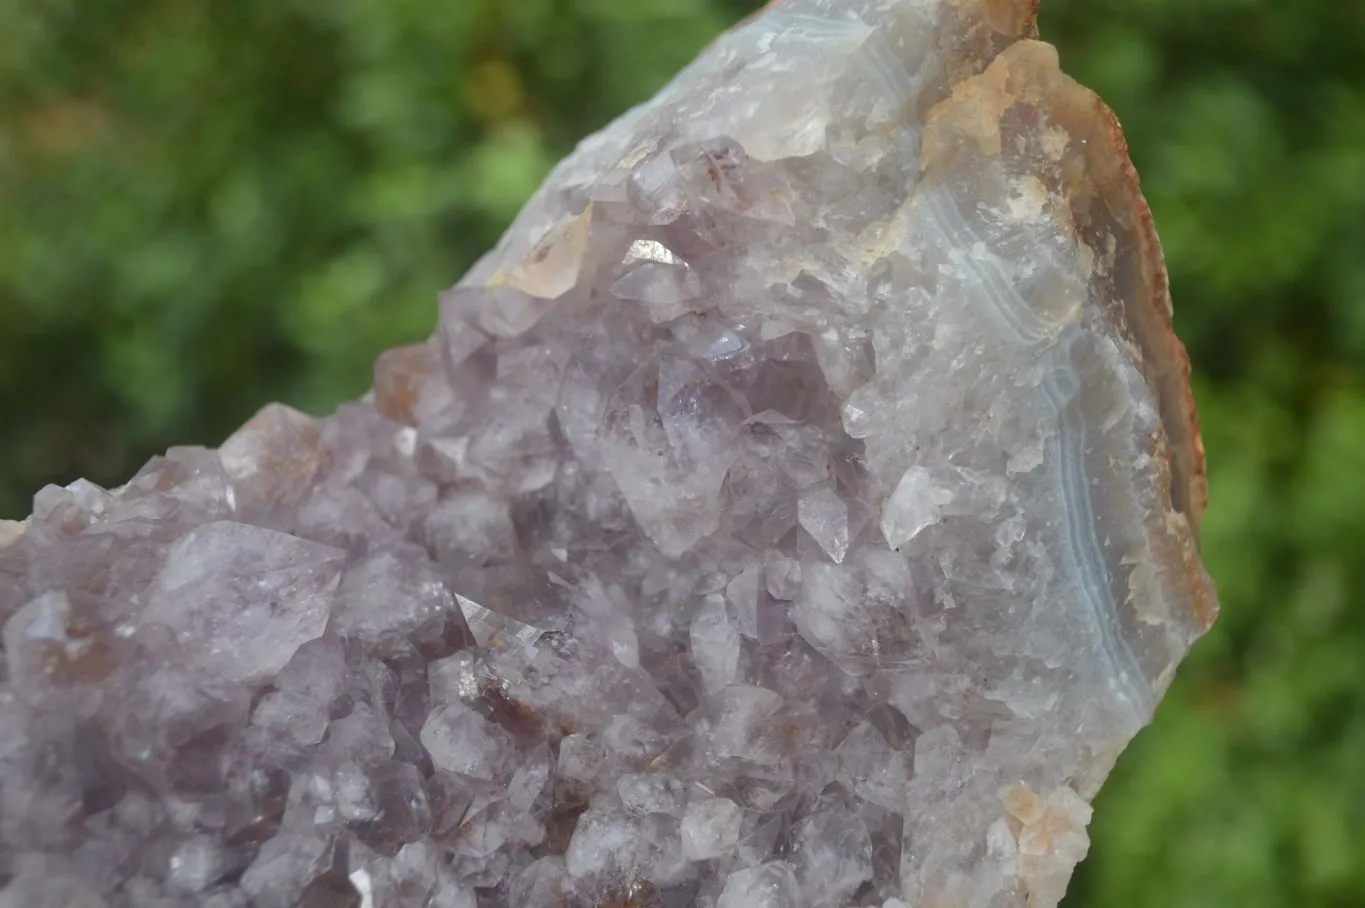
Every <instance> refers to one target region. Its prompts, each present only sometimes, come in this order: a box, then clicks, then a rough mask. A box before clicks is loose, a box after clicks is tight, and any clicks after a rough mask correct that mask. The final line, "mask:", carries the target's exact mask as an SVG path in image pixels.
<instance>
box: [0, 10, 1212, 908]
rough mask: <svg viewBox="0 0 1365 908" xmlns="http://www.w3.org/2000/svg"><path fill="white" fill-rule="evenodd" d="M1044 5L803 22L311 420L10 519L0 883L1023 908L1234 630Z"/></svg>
mask: <svg viewBox="0 0 1365 908" xmlns="http://www.w3.org/2000/svg"><path fill="white" fill-rule="evenodd" d="M1032 14H1033V10H1032V4H1031V3H1029V2H1028V0H782V2H781V3H778V4H776V5H770V6H769V7H768V9H767V10H766V11H764V12H763V13H762V14H760V15H759V16H757V17H755V18H753V19H751V20H750V21H748V22H746V23H745V24H743V25H741V26H739V27H737V28H736V29H734V30H732V31H731V32H729V33H727V34H726V35H724V36H722V37H721V38H720V39H718V40H717V41H716V42H715V43H713V44H712V45H711V46H710V47H709V48H708V49H707V50H706V51H704V52H703V53H702V55H701V56H700V58H699V59H698V60H697V62H696V63H694V64H692V65H691V66H689V67H688V68H687V69H686V70H685V71H684V72H683V73H681V74H680V75H679V76H678V77H677V78H676V79H675V80H674V81H673V82H672V83H671V84H670V85H669V86H667V87H666V88H665V89H664V90H663V91H662V92H661V93H660V94H659V95H658V96H657V97H656V98H655V99H654V100H653V101H652V102H651V103H648V104H646V105H643V106H641V107H639V108H636V109H635V110H633V111H631V112H629V113H627V114H626V115H624V116H623V117H622V118H621V119H620V120H618V121H617V122H616V123H614V124H612V125H611V126H609V127H608V128H607V129H605V130H603V131H602V132H601V133H599V134H597V135H594V136H592V137H590V138H588V139H587V140H586V141H584V142H583V143H582V144H581V145H580V146H579V148H578V149H577V150H576V151H575V152H574V153H573V154H572V155H571V156H570V157H569V158H567V159H566V160H565V161H564V162H563V163H561V164H560V166H559V167H558V168H557V169H556V170H555V172H554V173H553V174H552V175H551V176H550V177H549V179H548V180H547V181H546V183H545V185H544V186H543V187H542V188H541V190H540V191H539V192H538V193H537V194H536V195H535V196H534V198H532V199H531V201H530V202H529V203H528V204H527V206H526V208H525V209H524V210H523V211H522V213H521V214H520V216H519V217H518V218H517V220H516V221H515V223H514V224H513V225H512V226H511V228H510V229H509V230H508V232H507V234H506V235H505V236H504V237H503V238H502V240H501V242H499V244H498V245H497V247H496V248H495V249H493V250H492V251H491V252H490V253H489V254H488V255H487V256H485V257H484V258H483V259H482V260H481V261H480V262H479V263H478V264H477V265H476V266H475V267H474V268H473V270H472V271H471V272H470V273H469V274H468V275H467V276H466V277H465V278H464V279H463V280H462V281H461V282H460V283H459V284H458V285H457V286H456V287H454V288H452V289H451V290H448V291H447V292H445V293H444V294H442V295H441V297H440V316H439V324H438V328H437V330H436V333H435V335H434V336H433V337H432V338H431V339H430V340H429V341H427V342H424V343H418V344H413V345H411V346H408V347H402V348H399V349H396V350H393V351H390V352H388V353H386V354H384V355H383V356H382V357H381V358H380V359H379V361H378V362H377V363H376V366H375V381H374V391H373V393H371V394H369V395H367V396H366V397H365V398H363V399H361V400H360V401H357V402H355V403H352V404H347V405H345V406H343V407H342V408H340V409H339V410H338V411H337V412H336V413H335V414H333V415H331V416H329V417H326V418H324V419H314V418H312V417H309V416H307V415H305V414H302V413H299V412H297V411H294V410H291V409H289V408H288V407H284V406H281V405H271V406H268V407H266V408H265V409H263V410H262V411H261V412H260V413H259V414H258V415H257V416H256V417H255V418H253V419H252V420H251V421H250V422H248V423H247V424H246V425H245V426H243V427H242V429H241V430H239V431H238V432H237V433H236V434H234V435H233V436H232V437H231V438H230V439H229V440H228V441H227V442H225V443H224V445H223V446H222V447H221V448H220V449H218V450H216V451H214V450H206V449H200V448H175V449H172V450H171V451H169V452H167V454H166V455H165V456H164V457H159V458H155V459H154V460H153V461H152V462H151V463H149V464H148V465H147V467H145V468H144V469H143V470H142V471H140V472H139V473H138V475H137V476H136V477H134V478H133V479H132V480H131V481H130V482H129V483H128V484H126V485H125V486H123V487H121V488H119V489H116V490H113V491H105V490H103V489H100V488H98V487H96V486H94V485H92V484H90V483H87V482H83V481H82V482H76V483H73V484H72V485H71V486H68V487H66V488H56V487H49V488H47V489H44V490H42V491H41V492H39V493H38V495H37V496H36V497H35V500H34V513H33V515H32V516H30V517H29V518H28V519H27V520H26V521H23V522H13V521H6V522H0V641H2V642H3V651H2V652H0V906H31V905H59V904H60V905H78V904H79V905H89V906H106V905H108V906H120V905H127V906H171V905H176V906H178V905H186V904H196V905H204V906H210V908H276V906H278V908H288V906H294V905H309V906H321V905H346V906H357V908H379V906H384V908H388V906H394V908H602V906H618V908H619V906H637V908H645V906H651V908H655V906H669V908H690V906H696V908H909V906H938V908H959V906H961V908H1005V906H1024V905H1029V906H1034V908H1044V906H1049V905H1054V904H1056V903H1057V901H1058V900H1059V899H1060V898H1061V896H1062V894H1063V892H1064V891H1065V888H1066V884H1067V881H1068V879H1069V877H1070V875H1071V871H1072V868H1073V867H1074V865H1075V864H1076V863H1077V862H1078V861H1079V860H1080V859H1081V858H1082V857H1083V856H1084V855H1085V852H1086V849H1087V847H1088V839H1087V836H1086V825H1087V823H1088V822H1089V819H1090V806H1089V802H1090V799H1091V798H1093V796H1094V795H1095V793H1096V791H1097V790H1098V788H1099V786H1100V784H1101V782H1102V781H1103V780H1104V778H1105V776H1106V775H1107V773H1108V771H1109V769H1110V767H1111V766H1112V764H1113V761H1114V759H1115V757H1116V756H1117V754H1118V753H1119V752H1120V751H1121V750H1122V749H1123V747H1124V746H1125V745H1126V744H1127V742H1128V741H1129V740H1130V739H1131V738H1132V736H1133V735H1134V734H1135V733H1136V732H1137V731H1138V729H1139V728H1140V727H1141V726H1142V725H1143V724H1144V723H1146V722H1147V721H1149V720H1150V718H1151V716H1152V711H1153V709H1154V708H1155V706H1156V704H1157V702H1158V701H1159V700H1160V697H1161V695H1162V693H1163V692H1164V690H1165V689H1166V687H1167V685H1168V684H1169V683H1170V681H1171V678H1172V674H1173V672H1174V670H1175V667H1176V665H1177V664H1178V663H1179V661H1180V659H1181V658H1182V657H1183V655H1184V654H1185V652H1186V650H1187V649H1188V648H1189V646H1190V645H1191V644H1192V643H1193V642H1194V640H1195V639H1196V638H1197V637H1198V636H1199V635H1200V634H1201V633H1202V632H1203V631H1204V630H1205V629H1207V627H1208V626H1209V623H1210V622H1211V621H1212V620H1213V617H1214V614H1215V612H1216V602H1215V597H1214V592H1213V590H1212V587H1211V585H1210V583H1209V581H1208V579H1207V577H1206V575H1205V573H1204V571H1203V568H1202V567H1201V565H1200V561H1199V555H1198V547H1197V528H1198V523H1199V520H1200V517H1201V513H1202V510H1203V507H1204V488H1203V465H1202V461H1201V448H1200V445H1199V440H1198V434H1197V428H1196V426H1195V423H1194V418H1193V411H1192V404H1191V400H1190V396H1189V387H1188V381H1187V376H1188V365H1187V363H1186V360H1185V357H1184V352H1183V348H1182V347H1181V346H1180V344H1179V342H1178V341H1177V340H1176V339H1175V337H1174V336H1173V335H1172V333H1171V329H1170V307H1169V306H1170V304H1169V299H1168V298H1167V295H1166V283H1165V276H1164V273H1163V271H1162V263H1161V253H1160V248H1159V246H1158V245H1157V243H1156V238H1155V233H1154V232H1153V229H1152V225H1151V219H1150V215H1149V214H1148V212H1147V208H1146V205H1145V203H1144V202H1143V201H1142V197H1141V195H1140V193H1139V192H1138V187H1137V181H1136V175H1135V174H1134V172H1133V170H1132V167H1131V164H1130V163H1129V161H1128V159H1127V156H1126V152H1125V151H1124V146H1123V142H1122V138H1121V135H1120V133H1119V131H1118V126H1117V123H1116V122H1115V121H1114V119H1113V117H1112V115H1111V114H1110V113H1109V112H1108V111H1107V110H1106V109H1105V108H1104V107H1103V105H1102V104H1101V103H1100V102H1099V101H1098V100H1097V99H1096V98H1095V97H1094V96H1093V95H1091V94H1090V93H1088V92H1087V91H1086V90H1084V89H1083V88H1081V87H1079V86H1077V85H1076V84H1075V83H1073V82H1071V81H1070V80H1069V79H1067V78H1066V77H1065V76H1063V75H1062V74H1061V73H1060V71H1059V70H1058V68H1057V61H1056V57H1055V53H1054V52H1053V51H1052V49H1051V48H1050V47H1048V46H1047V45H1044V44H1041V43H1039V42H1038V41H1036V40H1034V26H1033V21H1032Z"/></svg>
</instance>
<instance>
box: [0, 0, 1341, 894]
mask: <svg viewBox="0 0 1365 908" xmlns="http://www.w3.org/2000/svg"><path fill="white" fill-rule="evenodd" d="M756 5H757V3H756V2H754V0H747V2H746V0H233V2H231V3H223V2H215V0H100V2H98V3H92V2H90V0H0V516H6V517H18V516H21V515H22V514H23V513H25V512H27V511H28V509H29V500H30V498H31V496H32V494H33V492H34V491H35V490H37V489H38V488H39V487H40V486H41V485H42V484H44V483H47V482H61V483H65V482H68V481H70V480H72V479H74V478H76V477H77V476H80V475H84V476H87V477H90V478H93V479H95V480H97V481H102V482H104V483H107V484H113V483H117V482H119V481H121V480H122V479H124V478H126V477H128V476H129V475H131V474H132V473H133V472H134V470H135V468H136V466H137V465H138V464H140V463H141V462H142V461H143V460H145V459H146V458H147V457H149V456H151V455H152V454H153V453H154V452H157V451H159V450H161V449H164V448H165V447H167V446H169V445H171V444H176V443H205V444H216V443H217V442H218V441H220V440H221V439H222V438H223V437H224V436H225V435H226V434H227V433H228V432H229V431H230V430H231V429H232V428H233V427H234V426H236V425H237V424H239V423H240V422H242V421H243V420H244V419H245V418H246V417H247V416H248V415H249V414H250V413H251V412H252V411H253V410H255V409H256V407H257V406H259V405H260V404H262V403H264V402H266V401H268V400H272V399H282V400H285V401H288V402H290V403H292V404H294V405H296V406H298V407H301V408H303V409H307V410H311V411H315V412H322V411H326V410H328V409H329V408H331V407H332V406H334V405H335V404H336V403H337V402H338V401H341V400H343V399H345V398H348V397H352V396H355V395H358V394H360V393H362V392H363V391H364V390H365V388H366V387H367V386H368V383H369V375H370V373H369V364H370V362H371V361H372V360H373V358H374V357H375V355H376V354H377V353H378V352H379V351H380V350H381V349H383V348H384V347H386V346H390V345H394V344H398V343H405V342H409V341H412V340H414V339H417V338H419V337H421V336H423V335H425V334H426V333H427V332H428V331H429V330H430V328H431V326H432V323H433V319H434V313H435V306H434V295H435V292H436V290H437V289H438V288H440V287H443V286H445V285H448V284H450V283H452V282H453V281H454V280H455V279H457V278H458V277H459V276H460V274H461V273H462V272H463V271H464V269H465V268H466V267H468V265H469V264H470V263H471V262H472V261H473V260H474V258H475V257H476V256H477V255H478V254H479V253H480V252H481V251H482V250H484V249H485V248H487V247H488V246H490V245H491V244H492V243H493V241H494V240H495V239H496V237H497V235H498V234H499V232H500V231H501V229H502V227H503V225H505V224H506V223H507V222H508V220H509V219H510V218H511V217H512V215H513V214H514V212H515V211H516V210H517V209H518V207H519V206H520V204H521V202H522V200H523V199H524V198H525V197H526V196H527V195H528V194H529V193H530V191H531V190H532V189H533V188H534V187H535V185H536V184H537V183H538V181H539V180H540V178H541V177H542V176H543V175H544V174H545V172H546V171H547V170H548V168H549V167H550V165H551V164H552V163H553V162H554V161H555V160H557V159H558V158H559V157H560V156H561V155H563V154H564V153H565V152H566V151H567V150H568V149H569V148H570V147H571V146H572V144H573V142H574V141H575V140H576V139H577V138H579V137H581V136H583V135H584V134H586V133H587V132H589V131H591V130H592V129H594V128H596V127H598V126H600V125H602V124H604V123H605V122H606V121H607V120H609V119H610V118H611V117H612V116H614V115H615V114H617V113H619V112H621V111H622V110H624V109H625V108H626V107H627V106H629V105H631V104H633V103H635V102H638V101H641V100H643V99H645V98H647V97H648V96H649V95H650V94H651V93H652V92H653V91H654V90H655V89H656V88H657V87H658V86H659V85H660V84H662V82H663V81H664V80H665V79H667V78H668V77H669V76H670V75H671V74H672V73H673V72H674V71H675V70H677V69H678V68H679V67H680V66H681V65H682V64H683V63H684V62H685V61H686V60H688V59H689V58H690V57H691V56H692V55H693V54H694V53H695V52H696V51H697V50H698V48H700V47H701V46H702V45H703V44H704V43H705V42H706V41H708V40H709V39H710V38H711V37H712V36H713V35H714V34H716V33H717V32H718V31H720V30H721V29H722V28H724V27H725V26H726V25H728V24H729V23H732V22H734V21H735V20H737V19H738V18H740V17H741V16H742V15H743V14H745V13H747V12H749V11H750V10H751V9H753V7H754V6H756ZM1043 6H1044V9H1043V33H1044V37H1045V38H1047V39H1049V40H1051V41H1053V42H1054V43H1056V44H1058V45H1059V46H1060V47H1061V50H1062V56H1063V61H1064V63H1065V65H1066V67H1067V68H1068V70H1069V71H1071V72H1072V73H1073V74H1075V75H1077V76H1078V77H1080V78H1081V79H1082V80H1083V81H1085V82H1087V83H1088V84H1090V85H1091V86H1092V87H1094V88H1096V89H1097V90H1098V91H1099V92H1100V93H1101V94H1102V95H1104V96H1105V97H1106V98H1107V100H1108V101H1109V102H1110V104H1111V105H1112V106H1113V107H1114V108H1115V109H1116V110H1117V111H1118V113H1119V115H1120V117H1121V119H1122V120H1123V122H1124V124H1125V126H1126V128H1127V130H1128V135H1129V139H1130V142H1131V145H1132V152H1133V157H1134V158H1135V160H1136V161H1137V164H1138V167H1139V170H1140V171H1141V172H1142V174H1143V177H1144V182H1145V187H1146V191H1147V193H1148V196H1149V198H1150V200H1151V202H1152V207H1153V208H1154V209H1155V213H1156V218H1157V223H1158V226H1159V228H1160V230H1161V233H1162V236H1163V238H1164V241H1165V246H1166V253H1167V256H1168V259H1169V263H1170V270H1171V277H1172V283H1173V287H1174V295H1175V299H1176V307H1177V312H1176V321H1177V327H1178V329H1179V330H1180V333H1181V334H1182V336H1183V337H1184V338H1185V339H1186V341H1187V342H1188V344H1189V347H1190V350H1191V353H1192V355H1193V359H1194V362H1195V366H1196V373H1197V389H1196V390H1197V395H1198V399H1199V405H1200V411H1201V416H1202V418H1203V422H1204V426H1205V440H1206V443H1207V448H1208V455H1209V463H1210V484H1211V489H1212V505H1211V507H1210V509H1209V511H1208V517H1207V523H1206V525H1205V530H1204V544H1205V552H1206V554H1207V560H1208V565H1209V568H1210V570H1211V571H1212V572H1213V575H1214V576H1215V578H1216V579H1217V581H1218V583H1219V585H1220V587H1221V592H1222V600H1223V606H1224V614H1223V618H1222V620H1221V622H1220V623H1219V624H1218V626H1217V628H1216V629H1215V630H1214V631H1213V633H1212V634H1210V636H1209V637H1208V638H1206V639H1205V641H1204V642H1203V643H1201V644H1200V646H1199V647H1198V649H1197V651H1196V653H1195V655H1194V656H1193V658H1192V659H1191V660H1190V661H1189V662H1188V663H1187V666H1186V667H1185V668H1184V669H1183V671H1182V673H1181V675H1180V677H1179V680H1178V681H1177V683H1176V685H1175V687H1174V689H1173V690H1172V692H1171V694H1170V696H1169V698H1168V700H1167V701H1166V703H1165V704H1164V705H1163V706H1162V708H1161V711H1160V714H1159V717H1158V720H1157V722H1156V724H1155V725H1154V726H1153V727H1152V728H1151V729H1149V730H1148V731H1146V732H1145V733H1144V734H1143V735H1142V736H1141V737H1140V738H1139V740H1138V741H1137V743H1136V744H1135V745H1134V746H1133V747H1132V748H1131V749H1130V750H1129V751H1128V752H1127V753H1126V754H1125V755H1124V757H1123V759H1122V761H1121V763H1120V766H1119V769H1118V771H1117V772H1116V774H1115V776H1114V778H1113V781H1112V782H1111V784H1110V785H1109V787H1107V788H1106V789H1105V791H1104V792H1103V793H1102V794H1101V796H1100V798H1099V803H1098V811H1097V815H1096V821H1095V825H1094V846H1093V849H1092V856H1091V857H1090V858H1089V859H1088V860H1087V862H1086V863H1085V864H1084V865H1083V866H1082V869H1081V871H1080V873H1079V875H1078V877H1077V879H1076V882H1075V884H1074V886H1073V890H1072V894H1071V895H1070V896H1069V897H1068V901H1067V905H1068V906H1069V908H1081V906H1087V908H1090V906H1093V908H1101V906H1103V908H1128V906H1151V908H1184V906H1189V908H1220V906H1229V908H1233V906H1235V908H1260V906H1266V908H1269V906H1295V908H1302V906H1327V908H1336V906H1343V908H1344V906H1361V905H1365V3H1361V2H1356V0H1351V2H1346V0H1292V2H1291V0H1044V3H1043Z"/></svg>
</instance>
